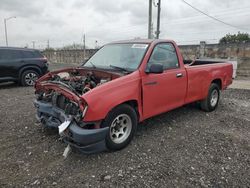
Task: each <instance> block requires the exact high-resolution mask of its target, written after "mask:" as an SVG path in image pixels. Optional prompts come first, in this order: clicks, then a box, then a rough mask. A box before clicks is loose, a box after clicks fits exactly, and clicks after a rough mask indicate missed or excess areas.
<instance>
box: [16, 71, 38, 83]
mask: <svg viewBox="0 0 250 188" xmlns="http://www.w3.org/2000/svg"><path fill="white" fill-rule="evenodd" d="M38 77H39V74H38V73H37V72H36V71H33V70H27V71H24V72H23V73H22V75H21V80H20V81H21V85H22V86H33V85H34V84H35V81H36V80H37V79H38Z"/></svg>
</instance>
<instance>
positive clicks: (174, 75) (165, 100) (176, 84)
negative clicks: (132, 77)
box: [142, 43, 187, 119]
mask: <svg viewBox="0 0 250 188" xmlns="http://www.w3.org/2000/svg"><path fill="white" fill-rule="evenodd" d="M154 63H160V64H162V65H163V68H164V71H163V73H160V74H154V73H145V74H143V76H142V89H143V117H144V118H145V119H146V118H149V117H151V116H154V115H157V114H160V113H163V112H166V111H169V110H171V109H174V108H176V107H179V106H182V105H183V104H184V99H185V95H186V88H187V76H186V70H185V68H181V67H180V64H179V61H178V58H177V54H176V50H175V47H174V46H173V44H172V43H159V44H157V45H156V46H155V48H154V50H153V52H152V54H151V56H150V59H149V61H148V64H147V67H148V68H149V67H150V66H151V64H154Z"/></svg>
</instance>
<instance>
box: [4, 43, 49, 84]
mask: <svg viewBox="0 0 250 188" xmlns="http://www.w3.org/2000/svg"><path fill="white" fill-rule="evenodd" d="M47 72H48V62H47V58H45V57H44V56H43V55H42V54H41V53H40V52H39V51H38V50H33V49H26V48H13V47H0V82H5V81H14V82H17V83H19V84H21V85H23V86H31V85H34V83H35V80H36V79H37V78H39V77H40V76H42V75H44V74H45V73H47Z"/></svg>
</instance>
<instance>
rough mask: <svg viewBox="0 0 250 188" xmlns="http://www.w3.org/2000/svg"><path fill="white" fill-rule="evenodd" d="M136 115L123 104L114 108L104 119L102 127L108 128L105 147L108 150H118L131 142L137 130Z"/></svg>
mask: <svg viewBox="0 0 250 188" xmlns="http://www.w3.org/2000/svg"><path fill="white" fill-rule="evenodd" d="M137 121H138V120H137V114H136V112H135V110H134V109H133V108H132V107H131V106H129V105H127V104H123V105H120V106H118V107H116V108H114V109H113V110H112V111H111V112H110V113H109V114H108V116H107V117H106V119H105V120H104V123H103V127H109V133H108V134H107V136H106V145H107V148H108V149H109V150H120V149H122V148H124V147H126V146H127V145H128V144H129V143H130V142H131V140H132V138H133V136H134V133H135V132H136V129H137Z"/></svg>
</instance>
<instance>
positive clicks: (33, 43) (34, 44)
mask: <svg viewBox="0 0 250 188" xmlns="http://www.w3.org/2000/svg"><path fill="white" fill-rule="evenodd" d="M32 45H33V49H35V47H36V42H35V41H32Z"/></svg>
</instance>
